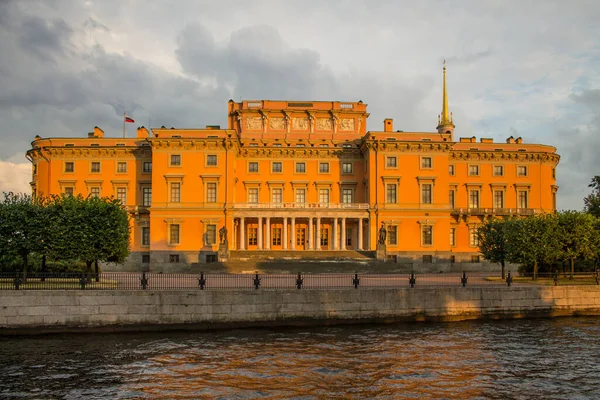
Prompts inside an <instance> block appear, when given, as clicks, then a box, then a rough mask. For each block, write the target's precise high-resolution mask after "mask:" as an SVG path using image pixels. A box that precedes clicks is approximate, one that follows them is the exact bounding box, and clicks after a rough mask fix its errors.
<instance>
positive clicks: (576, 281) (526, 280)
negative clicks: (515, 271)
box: [486, 274, 596, 286]
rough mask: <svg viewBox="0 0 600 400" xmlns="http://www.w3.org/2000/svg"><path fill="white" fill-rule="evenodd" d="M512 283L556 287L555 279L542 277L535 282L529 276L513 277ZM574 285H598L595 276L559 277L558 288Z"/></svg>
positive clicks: (489, 279) (491, 277)
mask: <svg viewBox="0 0 600 400" xmlns="http://www.w3.org/2000/svg"><path fill="white" fill-rule="evenodd" d="M512 279H513V280H512V283H513V284H515V283H518V284H526V285H542V286H554V277H548V276H544V277H540V278H538V279H536V280H533V279H532V278H531V277H529V276H513V277H512ZM486 280H488V281H492V282H496V281H502V278H500V277H499V276H490V277H487V278H486ZM573 285H596V279H595V278H594V275H591V274H590V275H580V276H577V275H575V276H573V279H569V276H567V277H565V276H563V275H559V277H558V286H573Z"/></svg>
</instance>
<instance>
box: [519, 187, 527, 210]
mask: <svg viewBox="0 0 600 400" xmlns="http://www.w3.org/2000/svg"><path fill="white" fill-rule="evenodd" d="M527 197H528V196H527V191H526V190H519V192H518V199H519V208H528V206H529V202H528V201H527V200H528V199H527Z"/></svg>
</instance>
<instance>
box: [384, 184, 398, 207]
mask: <svg viewBox="0 0 600 400" xmlns="http://www.w3.org/2000/svg"><path fill="white" fill-rule="evenodd" d="M396 188H397V186H396V184H395V183H388V184H387V185H386V201H387V203H391V204H396V202H397V197H396V196H397V191H396Z"/></svg>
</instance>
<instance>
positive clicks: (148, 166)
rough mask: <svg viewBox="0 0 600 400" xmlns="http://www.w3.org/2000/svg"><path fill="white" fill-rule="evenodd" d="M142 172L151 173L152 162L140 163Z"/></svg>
mask: <svg viewBox="0 0 600 400" xmlns="http://www.w3.org/2000/svg"><path fill="white" fill-rule="evenodd" d="M142 172H143V173H145V174H148V173H150V172H152V161H144V162H143V163H142Z"/></svg>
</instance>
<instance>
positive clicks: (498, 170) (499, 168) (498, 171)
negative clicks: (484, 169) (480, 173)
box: [494, 165, 504, 176]
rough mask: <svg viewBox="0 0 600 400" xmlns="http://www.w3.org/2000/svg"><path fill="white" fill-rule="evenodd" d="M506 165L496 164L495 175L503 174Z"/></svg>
mask: <svg viewBox="0 0 600 400" xmlns="http://www.w3.org/2000/svg"><path fill="white" fill-rule="evenodd" d="M503 175H504V167H503V166H502V165H494V176H503Z"/></svg>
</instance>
